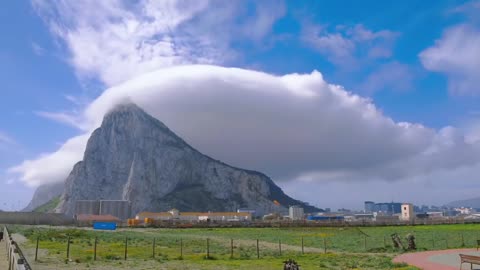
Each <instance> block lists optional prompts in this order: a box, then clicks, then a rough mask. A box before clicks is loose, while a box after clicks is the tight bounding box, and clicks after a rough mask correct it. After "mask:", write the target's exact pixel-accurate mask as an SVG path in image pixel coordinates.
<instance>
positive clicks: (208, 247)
mask: <svg viewBox="0 0 480 270" xmlns="http://www.w3.org/2000/svg"><path fill="white" fill-rule="evenodd" d="M208 258H210V239H209V238H207V259H208Z"/></svg>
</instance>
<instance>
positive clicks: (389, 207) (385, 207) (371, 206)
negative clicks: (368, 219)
mask: <svg viewBox="0 0 480 270" xmlns="http://www.w3.org/2000/svg"><path fill="white" fill-rule="evenodd" d="M364 205H365V206H364V211H365V213H374V212H382V213H385V214H391V215H393V214H400V213H401V212H402V204H401V203H396V202H389V203H375V202H372V201H366V202H365V204H364Z"/></svg>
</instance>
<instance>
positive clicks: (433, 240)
mask: <svg viewBox="0 0 480 270" xmlns="http://www.w3.org/2000/svg"><path fill="white" fill-rule="evenodd" d="M432 246H433V248H434V249H435V234H434V233H433V232H432Z"/></svg>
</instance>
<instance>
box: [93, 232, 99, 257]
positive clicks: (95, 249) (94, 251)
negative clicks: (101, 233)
mask: <svg viewBox="0 0 480 270" xmlns="http://www.w3.org/2000/svg"><path fill="white" fill-rule="evenodd" d="M97 241H98V240H97V237H96V236H95V243H94V244H93V260H94V261H96V260H97Z"/></svg>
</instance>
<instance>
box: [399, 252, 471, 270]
mask: <svg viewBox="0 0 480 270" xmlns="http://www.w3.org/2000/svg"><path fill="white" fill-rule="evenodd" d="M459 254H468V255H476V256H480V251H477V250H476V249H449V250H435V251H425V252H416V253H405V254H402V255H399V256H397V257H395V258H394V259H393V261H394V262H399V263H401V262H403V263H408V264H409V265H413V266H416V267H418V268H420V269H423V270H454V269H457V270H458V269H460V256H459ZM461 269H470V264H469V263H464V264H463V265H462V268H461ZM473 269H480V265H473Z"/></svg>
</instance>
